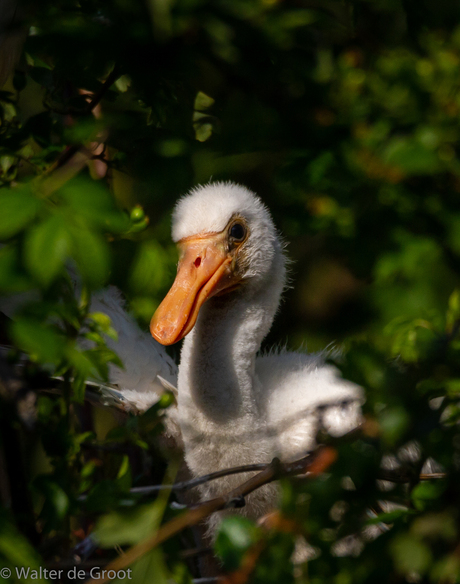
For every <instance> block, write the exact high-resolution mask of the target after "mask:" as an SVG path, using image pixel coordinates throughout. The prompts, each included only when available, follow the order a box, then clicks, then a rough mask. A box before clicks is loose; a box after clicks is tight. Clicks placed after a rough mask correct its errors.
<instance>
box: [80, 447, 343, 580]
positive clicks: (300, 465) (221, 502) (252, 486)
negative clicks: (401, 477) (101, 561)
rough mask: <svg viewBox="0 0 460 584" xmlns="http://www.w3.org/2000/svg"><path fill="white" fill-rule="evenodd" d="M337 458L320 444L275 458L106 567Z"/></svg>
mask: <svg viewBox="0 0 460 584" xmlns="http://www.w3.org/2000/svg"><path fill="white" fill-rule="evenodd" d="M336 458H337V453H336V451H335V449H333V448H331V447H329V446H320V447H318V448H317V449H316V450H315V451H314V452H312V453H310V454H308V455H307V456H305V457H304V458H302V459H300V460H297V461H295V462H292V463H287V464H282V463H281V462H280V461H279V460H278V459H277V458H274V459H273V461H272V462H271V463H270V464H269V465H268V466H267V467H266V468H265V470H263V471H262V472H260V473H259V474H257V475H256V476H254V477H251V478H250V479H248V480H247V481H246V482H244V483H243V484H242V485H240V486H238V487H237V488H235V489H233V490H231V491H230V492H228V493H227V494H225V495H222V496H220V497H216V498H215V499H211V500H209V501H204V502H203V503H200V504H199V505H196V506H195V507H193V508H191V509H189V510H188V511H187V512H186V513H184V514H182V515H180V516H179V517H176V518H174V519H172V520H171V521H169V522H168V523H166V524H165V525H163V526H162V527H161V528H160V529H159V530H158V531H157V533H155V534H154V535H152V536H150V537H149V538H147V539H145V540H144V541H141V542H140V543H138V544H137V545H135V546H133V547H132V548H130V549H129V550H128V551H127V552H126V553H125V554H123V555H122V556H120V557H118V558H117V559H116V560H114V561H113V562H111V563H110V564H109V565H108V566H107V573H108V571H109V570H115V571H116V572H117V571H118V570H123V569H125V568H126V567H127V566H129V565H131V564H132V563H133V562H134V561H136V560H138V559H139V558H141V557H142V556H143V555H144V554H146V553H147V552H149V551H150V550H151V549H153V548H155V547H156V546H158V545H159V544H160V543H162V542H164V541H166V540H167V539H169V538H170V537H172V536H173V535H175V534H176V533H179V532H180V531H182V530H183V529H185V528H186V527H191V526H192V525H196V524H197V523H199V522H200V521H201V520H203V519H204V518H205V517H208V516H209V515H211V514H212V513H214V512H215V511H219V510H221V509H226V508H230V507H235V506H236V505H239V503H240V502H241V500H243V499H244V497H245V496H246V495H249V493H252V492H253V491H255V490H256V489H258V488H260V487H262V486H263V485H267V484H268V483H271V482H273V481H275V480H278V479H280V478H282V477H287V476H293V475H298V474H306V473H309V476H310V477H312V476H316V475H318V474H321V473H323V472H324V471H325V470H326V469H327V468H328V467H329V466H330V465H331V464H332V463H333V462H334V461H335V459H336ZM107 581H108V578H107V577H106V578H98V579H97V580H96V579H94V580H89V582H88V584H104V583H105V582H107Z"/></svg>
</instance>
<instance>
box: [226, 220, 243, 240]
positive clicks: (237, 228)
mask: <svg viewBox="0 0 460 584" xmlns="http://www.w3.org/2000/svg"><path fill="white" fill-rule="evenodd" d="M229 235H230V237H232V238H233V239H234V240H235V241H241V240H242V239H244V236H245V235H246V229H245V228H244V227H243V226H242V225H241V223H234V224H233V225H232V226H231V227H230V231H229Z"/></svg>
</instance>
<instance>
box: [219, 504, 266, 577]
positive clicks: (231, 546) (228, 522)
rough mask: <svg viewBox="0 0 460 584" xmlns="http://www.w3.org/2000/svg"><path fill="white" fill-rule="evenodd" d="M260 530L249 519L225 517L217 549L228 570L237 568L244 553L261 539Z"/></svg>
mask: <svg viewBox="0 0 460 584" xmlns="http://www.w3.org/2000/svg"><path fill="white" fill-rule="evenodd" d="M259 534H260V530H259V529H258V528H257V526H256V525H254V523H253V522H252V521H250V520H249V519H246V518H245V517H239V516H235V515H234V516H230V517H224V519H223V521H222V523H221V526H220V529H219V533H218V534H217V539H216V544H215V550H216V553H217V554H218V556H219V557H220V558H221V560H222V561H223V562H224V566H225V569H226V570H236V569H237V568H238V567H239V566H240V563H241V560H242V558H243V555H244V553H245V552H246V551H247V550H248V549H249V548H250V547H251V546H252V545H253V544H254V543H256V541H257V540H258V539H259Z"/></svg>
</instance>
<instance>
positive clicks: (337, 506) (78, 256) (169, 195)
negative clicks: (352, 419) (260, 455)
mask: <svg viewBox="0 0 460 584" xmlns="http://www.w3.org/2000/svg"><path fill="white" fill-rule="evenodd" d="M18 14H19V16H21V17H23V20H17V21H15V22H12V23H6V24H5V25H4V27H3V30H1V31H0V58H2V59H5V50H6V49H5V47H9V49H8V50H10V51H12V49H11V45H9V44H8V43H9V42H10V40H11V38H10V37H11V35H13V37H14V35H15V33H16V32H18V29H19V31H21V30H24V31H25V32H27V35H25V34H24V35H23V36H24V38H25V42H24V45H23V48H22V53H21V57H20V59H19V61H18V63H17V67H16V70H15V71H14V72H12V74H11V75H10V78H9V80H8V82H7V83H6V85H5V86H4V87H3V89H2V91H0V185H1V188H0V239H1V241H3V242H4V245H3V247H2V248H1V249H0V293H1V294H2V296H4V300H5V301H6V302H8V301H10V300H11V298H13V297H14V296H15V295H16V294H18V293H27V295H26V296H23V299H24V300H23V303H22V304H21V305H20V306H19V308H18V309H17V310H16V316H15V319H14V322H12V323H9V324H7V325H5V331H4V333H3V340H4V341H8V342H10V343H11V344H12V345H13V347H14V351H16V352H14V351H13V353H12V355H11V359H12V360H13V361H14V360H15V359H16V358H17V350H20V351H24V352H26V353H27V354H28V355H29V356H30V362H28V364H27V365H26V367H25V368H24V379H23V383H24V384H25V386H26V387H30V388H31V390H32V391H36V390H38V389H43V388H44V387H46V386H47V383H49V381H48V375H50V374H52V375H55V376H60V377H61V378H62V379H63V381H62V384H61V388H60V389H61V391H60V393H59V394H58V395H57V396H56V395H43V394H40V395H39V397H38V401H37V407H36V413H35V417H34V416H32V418H31V419H29V420H28V422H27V424H28V425H27V424H25V422H24V420H25V418H24V414H23V413H21V411H20V408H16V401H17V400H16V399H15V398H12V397H11V395H10V396H9V395H8V392H7V391H3V389H2V391H1V392H0V394H1V400H2V407H1V410H0V424H1V428H2V430H1V451H2V456H1V457H0V464H2V465H3V468H4V469H6V470H7V473H3V474H4V475H5V476H4V477H3V478H1V480H0V487H1V488H0V493H1V499H2V504H3V508H4V510H3V512H2V514H1V515H0V563H2V564H3V565H4V566H6V567H10V568H12V567H13V566H15V565H29V566H31V567H37V566H38V565H39V563H40V561H42V562H43V563H44V565H47V564H49V563H50V562H56V561H61V560H66V559H68V558H69V554H71V549H72V548H73V546H74V545H75V544H76V543H77V541H78V540H79V539H81V538H82V537H84V536H85V535H86V534H87V533H88V532H89V531H90V530H91V529H92V528H93V524H94V522H95V521H96V520H97V519H98V518H99V517H100V516H101V514H102V519H101V520H100V521H99V523H98V524H97V527H96V534H97V535H98V537H99V539H100V542H99V543H100V545H101V546H103V547H107V548H113V546H114V545H121V546H125V545H127V544H133V543H136V542H137V541H139V540H140V539H142V538H143V537H145V536H146V535H147V534H148V533H149V532H151V531H152V530H155V529H157V528H158V525H159V522H161V521H164V520H166V519H168V518H170V517H172V516H174V515H175V514H176V513H177V512H176V511H174V510H171V509H169V507H167V505H166V502H167V499H166V498H161V497H160V498H158V499H156V500H155V501H154V502H153V503H144V502H142V501H140V500H139V498H138V497H137V496H134V495H133V494H131V493H130V492H129V489H130V488H131V486H132V485H139V484H144V483H146V482H150V483H151V482H161V480H162V478H163V474H164V472H165V468H166V465H167V460H165V459H168V457H170V455H168V454H167V453H166V454H165V451H164V450H162V449H161V446H160V442H159V440H158V437H159V434H160V431H161V424H160V416H159V412H160V407H156V408H153V409H151V410H150V411H149V412H147V413H146V414H145V415H143V416H140V417H139V418H128V419H127V420H124V422H123V423H122V424H121V425H120V424H119V423H118V424H117V422H116V421H115V420H114V419H112V418H111V417H110V416H108V414H107V413H97V412H96V411H95V410H92V409H91V408H89V407H88V406H87V405H82V404H83V398H84V392H85V382H86V380H87V379H88V378H89V377H92V378H97V379H102V380H104V379H105V380H107V374H108V363H119V361H118V357H117V355H116V354H115V353H113V352H112V351H110V350H109V349H108V348H107V346H106V343H105V340H104V339H105V338H106V335H108V336H110V335H112V336H113V335H114V334H115V332H114V331H113V330H112V329H111V326H110V322H109V321H108V319H107V318H106V317H104V315H102V314H101V313H89V299H90V295H91V293H92V292H94V291H95V290H97V289H99V288H100V287H101V286H104V285H106V284H108V283H113V284H116V285H117V286H119V287H120V288H121V289H122V290H123V291H124V292H125V294H126V295H127V297H128V298H129V300H130V306H131V309H132V310H133V311H134V312H135V314H136V316H137V317H138V319H139V322H140V323H141V324H142V326H145V325H146V323H147V322H148V320H149V318H150V317H151V315H152V314H153V311H154V310H155V308H156V306H157V305H158V303H159V301H160V300H161V298H162V295H163V294H164V293H165V291H166V290H167V289H168V286H169V285H170V283H171V280H172V277H173V273H174V264H175V261H176V255H175V253H176V252H175V250H174V247H173V246H172V244H171V242H170V236H169V217H170V211H171V208H172V206H173V204H174V202H175V200H176V199H177V197H178V196H179V195H180V194H183V193H184V192H186V191H187V190H188V189H189V188H190V187H191V186H192V185H193V184H196V183H200V182H204V181H208V180H210V178H211V177H212V179H213V180H233V181H237V182H241V183H243V184H246V185H247V186H249V187H250V188H252V189H254V190H255V191H256V192H258V193H259V194H260V195H261V196H262V198H263V199H264V201H265V202H266V204H267V205H268V206H269V208H270V209H271V211H272V213H273V216H274V218H275V222H276V224H277V225H278V227H279V229H280V231H281V232H282V233H283V236H284V237H285V239H286V241H288V242H289V249H288V252H289V255H290V256H291V257H292V258H293V259H294V260H295V263H294V264H293V267H292V280H293V282H294V283H295V286H293V287H292V289H289V290H288V291H287V292H286V294H285V302H284V304H283V307H282V311H283V317H282V318H279V319H278V320H277V321H276V322H275V324H274V327H273V329H272V332H271V333H270V335H269V337H268V339H267V340H266V342H265V346H271V345H273V344H276V343H279V342H280V340H281V342H282V341H283V340H284V339H286V338H288V339H289V345H290V346H291V347H294V348H296V347H297V346H299V345H301V344H302V343H306V344H307V345H308V348H309V349H312V350H316V349H319V348H323V347H324V346H326V345H327V344H328V343H330V342H339V343H342V344H343V345H344V348H345V355H344V358H343V360H342V362H341V363H339V366H340V367H341V368H342V370H343V373H344V375H345V376H346V377H347V378H349V379H352V380H354V381H356V382H357V383H359V384H360V385H362V386H363V387H364V388H365V389H366V394H367V402H366V405H365V408H364V409H365V414H366V416H367V421H368V423H367V425H366V428H367V430H366V432H364V433H363V435H362V436H361V437H359V438H356V439H355V440H352V441H350V442H347V443H344V444H341V445H340V446H339V447H338V452H339V456H338V461H337V462H336V463H335V464H334V465H333V467H331V469H330V473H328V474H327V475H325V476H322V477H319V478H317V479H314V480H310V481H308V482H299V481H283V483H282V496H281V511H282V513H283V516H284V517H286V520H287V523H286V525H285V526H284V528H278V529H272V530H271V531H265V530H263V529H259V528H256V527H255V526H254V525H253V524H251V523H250V522H247V521H245V520H242V519H240V518H236V517H233V518H228V519H226V520H225V521H224V523H223V526H222V529H221V532H220V535H219V537H218V539H217V543H216V550H217V552H218V553H219V555H220V557H221V558H222V561H223V563H224V566H225V567H226V568H227V569H228V570H238V569H240V570H242V571H241V574H246V576H245V577H246V578H248V579H249V580H248V581H251V582H261V583H262V582H263V583H264V584H265V583H270V582H273V583H275V582H283V584H285V583H288V582H299V583H300V582H312V583H315V584H316V583H318V584H320V583H321V584H324V583H326V582H331V583H332V582H333V583H335V584H351V583H353V584H357V583H360V582H363V583H364V582H373V583H375V582H445V583H450V582H458V581H459V579H460V559H459V558H460V555H459V546H460V543H459V542H460V530H459V527H460V523H459V522H460V516H459V513H460V495H459V491H458V481H459V478H460V477H459V460H460V459H459V456H460V432H459V430H458V423H459V418H460V408H459V395H458V394H459V392H460V341H459V337H458V333H459V323H460V292H459V290H460V198H459V193H460V163H459V146H458V142H459V134H460V116H459V114H460V92H459V89H460V75H459V71H460V6H459V5H458V3H455V2H451V1H450V0H440V1H438V2H436V3H435V2H430V1H429V0H426V1H424V2H414V1H413V0H407V1H400V0H378V1H375V2H369V1H366V0H345V1H342V0H322V1H321V2H319V1H316V0H304V1H300V2H295V1H291V0H286V1H284V2H281V1H278V0H213V1H211V0H176V1H175V2H164V1H162V0H145V1H144V0H132V1H130V2H127V1H126V0H112V1H111V2H102V1H101V0H79V1H77V0H58V1H53V2H51V1H50V0H43V1H42V2H40V3H39V5H37V4H36V3H32V2H30V3H25V5H24V6H23V12H22V13H18ZM8 35H10V37H8ZM15 38H16V42H17V43H20V42H21V35H17V36H16V37H15ZM2 51H3V52H2ZM91 99H93V100H94V103H93V104H90V101H91ZM93 106H94V107H93ZM100 144H102V145H103V146H102V147H101V146H99V147H98V145H100ZM66 266H71V270H72V272H71V273H72V274H73V273H74V272H75V273H78V274H79V276H78V278H79V284H78V286H77V294H75V292H74V288H75V283H74V282H72V278H73V276H69V273H68V272H67V271H66V269H65V267H66ZM82 337H85V338H86V339H88V340H91V341H92V342H93V348H91V349H85V350H83V349H81V348H79V347H80V345H78V343H77V340H78V339H79V338H82ZM44 374H46V375H44ZM4 383H5V379H2V387H3V385H4ZM434 398H436V401H433V400H434ZM104 416H106V417H104ZM414 441H416V444H417V451H418V452H419V456H418V458H417V459H415V458H414V457H412V459H410V460H409V459H408V458H407V457H405V456H404V454H403V451H401V448H402V447H403V446H404V445H406V444H408V443H412V444H414ZM389 454H391V455H393V456H396V457H398V456H399V458H400V462H401V464H403V466H404V468H405V473H406V475H407V476H408V477H409V478H408V480H407V481H406V482H405V483H404V484H396V483H395V484H394V485H393V486H392V487H388V490H386V491H385V492H382V490H381V487H380V486H379V484H378V483H377V482H376V477H377V475H378V473H379V469H380V467H381V462H382V458H383V457H384V456H385V455H389ZM429 457H432V458H434V459H435V460H436V461H438V463H440V464H441V465H442V467H443V470H444V471H445V472H446V473H447V476H446V477H445V478H444V479H443V480H439V481H435V480H431V481H422V482H421V481H420V480H419V478H418V477H419V473H420V471H421V469H422V467H423V464H424V462H425V461H426V460H427V458H429ZM2 461H3V462H2ZM254 462H262V461H254ZM267 462H268V461H267ZM216 470H217V469H216ZM0 474H1V473H0ZM82 494H88V498H87V499H86V501H83V500H82V499H81V498H80V495H82ZM382 499H384V500H388V501H392V502H394V503H397V504H399V505H400V507H397V509H396V510H393V511H388V510H386V509H385V508H384V506H382V508H381V509H380V503H378V502H379V501H381V500H382ZM370 509H372V510H373V514H372V515H370V514H369V510H370ZM104 514H105V515H104ZM286 526H287V527H286ZM371 527H373V528H374V529H377V530H379V532H381V533H380V536H379V537H378V538H376V539H375V538H372V537H366V535H365V534H366V533H367V531H366V530H368V529H370V528H371ZM294 534H297V536H298V537H300V536H304V537H305V538H306V539H307V541H308V542H309V544H310V545H311V546H312V547H313V549H314V553H313V555H312V558H311V559H310V561H308V563H306V564H303V565H301V566H294V565H293V564H292V562H291V560H290V557H291V555H292V551H293V548H294ZM352 534H355V536H356V534H358V536H356V537H355V538H354V539H351V540H350V541H352V542H354V543H352V544H350V545H351V547H350V548H349V550H351V552H350V553H348V554H345V555H342V554H341V553H340V551H339V550H340V544H339V543H338V542H340V541H341V540H342V539H343V538H344V537H349V536H350V537H351V535H352ZM359 534H361V535H359ZM363 534H364V535H363ZM190 541H191V540H190ZM180 546H181V544H180V540H179V538H175V539H173V540H171V541H168V542H167V543H166V544H165V546H164V548H162V549H159V550H154V551H152V552H151V553H150V554H148V555H146V556H145V557H144V558H143V559H142V560H140V561H139V562H138V563H137V564H136V572H135V581H136V582H141V581H144V580H145V581H149V582H150V581H155V582H166V581H168V578H171V577H173V578H175V581H176V582H188V581H190V577H191V576H190V573H194V568H193V565H190V564H189V565H188V568H186V567H185V565H184V562H183V559H180V556H179V551H180ZM114 556H115V552H114V551H113V550H112V551H108V552H107V556H105V557H114ZM40 558H41V559H40ZM254 558H255V559H254ZM251 561H253V564H252V568H248V566H251ZM189 570H191V572H190V571H189ZM244 570H246V572H244ZM152 575H154V576H152ZM195 575H196V570H195ZM152 578H154V580H152ZM12 581H17V578H16V576H15V573H14V572H13V576H12ZM242 581H243V580H242Z"/></svg>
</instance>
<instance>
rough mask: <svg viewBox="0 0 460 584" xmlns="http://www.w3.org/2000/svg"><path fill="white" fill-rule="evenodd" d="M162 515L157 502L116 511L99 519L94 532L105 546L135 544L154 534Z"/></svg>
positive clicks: (98, 540)
mask: <svg viewBox="0 0 460 584" xmlns="http://www.w3.org/2000/svg"><path fill="white" fill-rule="evenodd" d="M161 517H162V510H161V508H160V507H159V506H158V505H157V503H156V502H155V503H150V504H149V505H141V506H139V507H138V508H137V509H131V510H129V511H128V510H127V511H123V512H122V511H114V512H113V513H109V514H108V515H104V517H101V518H100V519H99V521H98V522H97V524H96V527H95V529H94V532H93V533H94V537H95V538H96V540H97V542H98V544H99V545H100V546H101V547H104V548H110V547H113V546H114V545H125V544H127V545H133V544H136V543H138V542H139V541H141V540H142V539H145V538H146V537H148V536H150V535H152V533H154V531H155V530H156V529H157V528H158V525H159V522H160V520H161Z"/></svg>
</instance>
